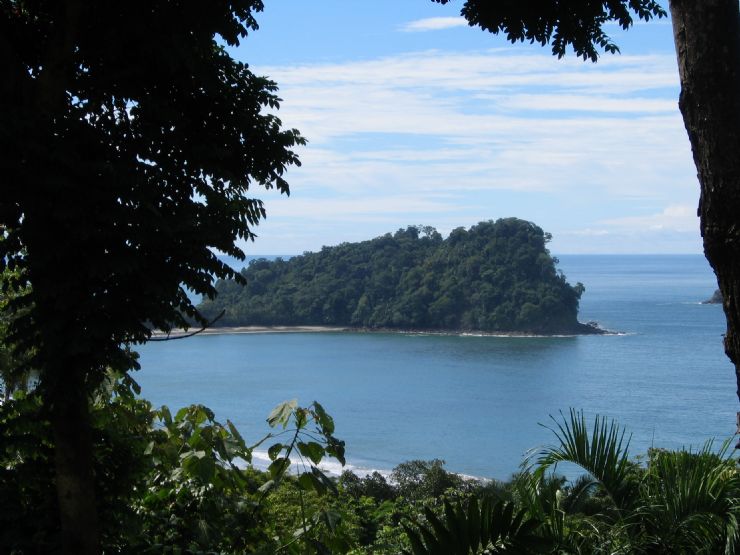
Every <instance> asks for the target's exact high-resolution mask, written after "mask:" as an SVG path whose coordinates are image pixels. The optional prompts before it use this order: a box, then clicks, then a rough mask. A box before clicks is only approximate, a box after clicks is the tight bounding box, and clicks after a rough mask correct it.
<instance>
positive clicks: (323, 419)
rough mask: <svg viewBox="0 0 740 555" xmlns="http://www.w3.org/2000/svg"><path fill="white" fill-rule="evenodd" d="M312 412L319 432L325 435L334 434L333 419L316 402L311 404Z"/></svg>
mask: <svg viewBox="0 0 740 555" xmlns="http://www.w3.org/2000/svg"><path fill="white" fill-rule="evenodd" d="M313 407H314V411H315V412H316V418H317V420H318V423H319V426H320V427H321V430H322V432H323V433H325V434H333V433H334V419H333V418H332V417H331V416H329V414H328V413H327V412H326V411H325V410H324V407H322V406H321V404H320V403H319V402H318V401H314V402H313Z"/></svg>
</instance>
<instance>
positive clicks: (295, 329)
mask: <svg viewBox="0 0 740 555" xmlns="http://www.w3.org/2000/svg"><path fill="white" fill-rule="evenodd" d="M338 331H351V330H350V328H346V327H341V326H223V327H213V328H206V329H204V330H202V331H200V330H199V329H198V328H191V329H189V330H187V331H186V330H183V329H181V328H177V329H174V330H172V331H171V332H170V333H169V334H168V333H165V332H163V331H159V330H157V331H155V332H154V333H152V337H156V338H163V337H170V338H173V339H174V338H177V337H184V336H187V335H192V334H193V333H197V334H198V335H238V334H247V333H325V332H338Z"/></svg>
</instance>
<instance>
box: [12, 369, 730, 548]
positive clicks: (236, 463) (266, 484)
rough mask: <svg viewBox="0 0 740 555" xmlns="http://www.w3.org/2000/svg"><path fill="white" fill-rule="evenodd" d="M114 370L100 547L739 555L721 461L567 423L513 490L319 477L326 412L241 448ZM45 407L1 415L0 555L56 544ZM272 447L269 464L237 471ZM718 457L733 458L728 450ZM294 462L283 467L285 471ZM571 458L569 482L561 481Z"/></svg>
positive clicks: (204, 413)
mask: <svg viewBox="0 0 740 555" xmlns="http://www.w3.org/2000/svg"><path fill="white" fill-rule="evenodd" d="M136 391H137V387H136V384H135V383H134V382H133V381H131V380H130V379H129V378H122V377H120V376H119V377H117V378H116V377H114V376H112V375H109V378H108V380H107V381H106V383H105V384H104V386H103V387H101V388H100V389H99V391H98V392H97V394H96V397H95V399H94V401H93V403H92V407H91V414H92V420H93V429H94V434H93V436H94V461H95V481H96V483H95V485H96V491H97V494H98V500H99V501H98V507H97V508H98V510H99V512H100V515H101V522H102V544H103V547H104V550H105V552H106V553H294V554H304V553H316V554H325V553H352V554H355V555H359V554H368V555H369V554H398V553H413V554H431V553H444V554H456V553H461V554H463V553H464V554H467V553H484V552H485V553H584V554H585V553H707V554H709V553H732V552H734V550H735V547H736V543H737V540H738V520H737V519H738V516H739V515H740V503H739V502H738V499H739V496H740V475H739V474H738V469H737V466H736V462H735V460H734V459H732V458H730V457H728V456H727V455H726V452H725V449H720V450H719V452H717V450H716V449H713V448H712V445H711V444H707V445H706V446H705V448H704V449H702V450H700V451H699V452H696V453H691V452H688V451H675V452H673V451H664V450H659V449H654V450H651V451H650V452H649V453H648V454H647V455H646V456H644V457H643V458H641V459H639V460H636V459H630V458H629V455H628V452H627V442H626V441H625V437H624V433H623V432H622V431H620V429H619V428H618V427H617V426H616V425H615V424H614V423H611V422H607V421H605V420H603V419H599V418H597V419H596V421H595V422H594V425H593V427H592V428H590V427H589V426H588V425H587V423H586V421H585V419H584V417H583V415H582V414H580V413H577V412H573V411H572V412H571V413H570V414H569V415H567V416H565V417H563V418H560V419H557V420H554V421H553V422H554V426H553V431H554V433H555V435H556V439H557V441H556V442H555V445H554V446H552V447H547V448H543V449H541V450H540V451H539V452H538V453H537V454H536V455H535V456H534V457H533V458H532V459H530V460H529V461H526V462H525V464H523V466H522V471H521V472H520V473H519V474H517V475H515V476H514V477H513V478H512V479H511V480H510V481H508V482H505V483H504V482H498V481H484V482H479V481H474V480H466V479H463V478H461V477H459V476H457V475H455V474H452V473H450V472H448V471H446V470H445V468H444V463H443V462H442V461H440V460H433V461H409V462H406V463H403V464H401V465H399V466H398V467H396V469H395V470H394V471H393V473H392V474H391V476H390V477H389V478H388V479H387V478H386V477H384V476H382V475H380V474H378V473H374V474H372V475H369V476H364V477H358V476H356V475H354V474H352V473H351V472H345V473H343V474H342V475H341V476H340V477H338V478H337V477H334V478H330V477H327V476H326V475H325V474H324V473H323V472H322V471H321V470H320V469H319V468H318V467H319V465H320V463H321V461H322V460H323V459H324V458H325V457H333V458H335V459H337V460H339V461H340V462H342V463H343V462H344V444H343V443H342V442H341V441H340V440H338V439H337V438H336V437H334V435H333V434H334V423H333V421H332V419H331V417H330V416H329V415H328V414H327V413H326V412H325V411H324V409H323V407H321V405H319V404H318V403H314V404H312V405H311V406H309V407H306V408H301V407H298V406H297V405H296V403H295V402H288V403H284V404H282V405H280V406H278V407H277V408H276V409H275V410H274V411H273V413H272V414H271V415H270V417H269V419H268V422H269V423H270V424H271V425H272V426H273V427H274V429H275V431H274V432H273V433H272V434H271V435H270V436H268V437H267V438H264V439H263V441H262V442H258V443H257V445H252V446H248V444H247V443H246V442H245V440H244V439H243V438H242V437H241V436H240V434H239V432H238V430H236V429H235V428H234V426H233V425H232V424H231V423H230V422H227V423H226V424H221V423H219V422H218V421H217V420H216V419H215V417H214V415H213V413H212V412H211V411H210V410H208V409H207V408H205V407H202V406H197V405H196V406H191V407H186V408H183V409H181V410H179V411H177V412H176V413H175V414H174V415H173V414H172V413H171V412H170V411H169V410H168V409H167V408H166V407H162V408H160V409H155V408H154V407H152V406H151V404H150V403H148V402H147V401H145V400H142V399H140V398H138V397H137V396H136V395H135V393H136ZM50 433H51V432H50V424H49V421H48V411H46V410H45V408H44V407H43V404H42V402H41V399H40V397H39V396H38V395H37V394H36V393H34V392H33V391H31V392H22V391H18V392H17V393H16V394H15V396H14V398H13V399H10V400H8V401H7V402H5V403H4V404H2V405H0V498H2V499H3V503H2V504H1V505H0V552H3V553H16V554H34V553H53V552H55V551H57V550H58V549H59V546H60V525H59V522H58V516H57V515H58V511H57V508H56V497H55V484H54V481H55V477H54V473H53V465H52V464H51V458H52V457H53V449H52V445H51V442H50ZM259 446H264V448H265V449H266V450H267V451H268V453H269V456H270V459H271V460H272V463H271V465H270V467H269V468H268V469H267V470H266V471H258V470H255V469H254V468H252V467H250V466H247V465H246V464H245V463H246V462H248V461H250V460H251V455H252V451H253V450H254V449H255V448H257V447H259ZM725 447H726V446H725ZM290 458H292V459H293V460H297V461H299V463H298V465H297V466H296V465H294V466H292V467H290V466H289V462H288V461H289V459H290ZM565 462H570V463H575V464H576V465H578V466H579V467H580V468H581V470H583V471H584V474H583V475H582V476H581V477H580V478H578V479H577V480H574V481H568V480H566V478H564V477H563V476H560V475H558V474H557V473H556V472H555V470H556V467H557V465H558V464H560V463H565Z"/></svg>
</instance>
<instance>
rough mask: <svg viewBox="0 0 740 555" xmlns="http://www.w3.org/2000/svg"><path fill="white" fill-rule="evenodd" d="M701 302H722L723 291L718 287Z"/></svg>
mask: <svg viewBox="0 0 740 555" xmlns="http://www.w3.org/2000/svg"><path fill="white" fill-rule="evenodd" d="M701 304H722V292H721V291H720V290H719V289H717V290H716V291H715V292H714V293H713V294H712V296H711V297H710V298H708V299H707V300H706V301H702V302H701Z"/></svg>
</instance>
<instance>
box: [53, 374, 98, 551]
mask: <svg viewBox="0 0 740 555" xmlns="http://www.w3.org/2000/svg"><path fill="white" fill-rule="evenodd" d="M79 374H80V372H79V371H69V370H68V372H67V373H66V374H65V375H64V377H63V378H62V379H61V380H58V382H57V384H56V387H55V388H54V391H53V392H52V393H51V394H50V395H48V396H47V403H48V406H49V409H50V416H51V425H52V431H53V438H54V462H55V466H56V485H57V498H58V502H59V516H60V524H61V529H62V546H63V552H64V553H65V554H67V555H71V554H80V555H93V554H98V553H100V538H99V531H98V518H97V508H96V506H95V490H94V479H93V465H92V460H93V453H92V436H91V431H90V413H89V405H88V398H87V393H86V390H85V388H84V386H83V380H82V379H81V377H80V376H79ZM75 376H77V379H75Z"/></svg>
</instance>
